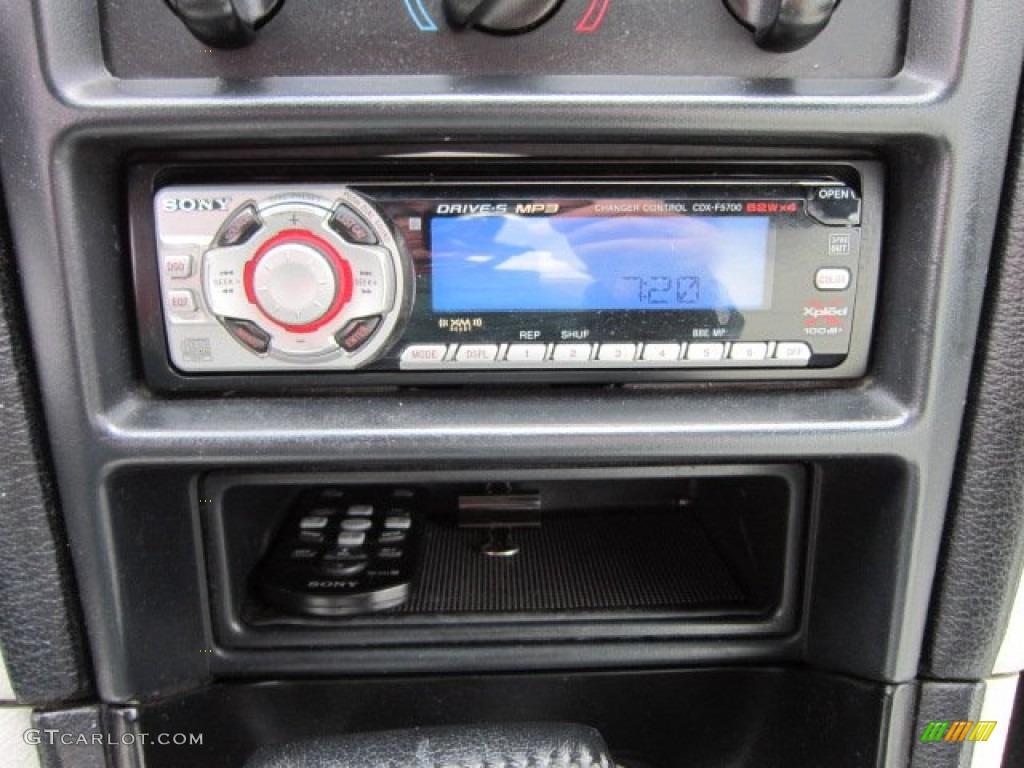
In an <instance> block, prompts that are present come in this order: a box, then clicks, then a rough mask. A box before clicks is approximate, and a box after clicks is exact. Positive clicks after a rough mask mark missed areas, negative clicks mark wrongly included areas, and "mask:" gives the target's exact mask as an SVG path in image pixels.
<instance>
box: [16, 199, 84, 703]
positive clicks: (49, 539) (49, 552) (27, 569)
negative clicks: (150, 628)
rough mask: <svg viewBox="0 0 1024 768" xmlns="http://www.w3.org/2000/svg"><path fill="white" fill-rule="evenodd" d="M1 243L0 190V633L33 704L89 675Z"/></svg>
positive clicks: (77, 688)
mask: <svg viewBox="0 0 1024 768" xmlns="http://www.w3.org/2000/svg"><path fill="white" fill-rule="evenodd" d="M8 243H9V238H8V235H7V224H6V220H5V217H4V215H3V198H2V196H0V304H2V311H0V642H2V645H3V651H4V656H5V657H6V660H7V668H8V672H9V674H10V678H11V683H12V685H13V686H14V691H15V694H16V695H17V697H18V700H19V701H21V702H24V703H29V704H39V703H45V702H56V701H61V700H65V699H72V698H76V697H78V696H81V695H83V694H84V693H85V692H86V691H88V690H89V677H88V673H87V666H86V662H85V657H84V654H83V650H82V635H81V630H80V623H79V619H78V605H77V602H76V601H75V597H74V592H73V586H72V585H73V579H72V576H71V570H70V565H69V560H68V553H67V549H66V544H65V538H64V528H63V522H62V520H61V519H60V515H59V512H58V510H57V506H56V504H57V502H56V493H55V490H54V488H53V487H52V485H51V483H50V481H49V471H48V468H47V465H48V456H47V454H46V452H45V450H44V449H43V448H42V447H41V446H40V444H39V436H40V435H42V434H44V430H43V426H42V417H41V415H40V414H41V410H40V408H39V406H38V404H37V403H36V400H37V398H38V395H37V394H36V390H35V382H34V377H33V374H32V364H31V360H30V358H29V357H28V353H27V348H28V343H27V339H26V338H25V336H24V335H25V334H26V333H27V331H26V329H25V327H24V321H23V319H22V318H21V313H20V308H21V307H20V301H19V290H18V287H17V273H16V270H15V267H14V265H13V259H12V258H11V253H10V250H9V246H8Z"/></svg>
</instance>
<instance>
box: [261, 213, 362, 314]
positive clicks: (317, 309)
mask: <svg viewBox="0 0 1024 768" xmlns="http://www.w3.org/2000/svg"><path fill="white" fill-rule="evenodd" d="M245 289H246V294H247V295H248V298H249V301H251V302H252V303H253V304H255V305H256V306H257V307H259V308H260V310H261V311H262V312H263V313H264V314H265V315H266V316H267V317H268V318H270V319H271V320H272V321H274V322H275V323H277V324H278V325H280V326H281V327H282V328H285V329H286V330H289V331H291V332H293V333H308V332H311V331H315V330H316V329H318V328H320V327H321V326H323V325H325V324H326V323H328V322H330V321H331V320H332V319H333V318H334V317H335V316H336V315H337V314H338V312H340V311H341V308H342V307H343V306H344V305H345V304H346V303H347V302H348V301H349V299H350V298H351V297H352V269H351V267H350V266H349V264H348V262H347V261H346V260H345V259H343V258H342V257H341V256H340V255H339V254H338V252H337V251H336V250H335V249H334V247H333V246H332V245H331V244H330V243H328V242H326V241H325V240H323V239H322V238H320V237H317V236H316V235H314V234H313V233H311V232H309V231H308V230H286V231H284V232H281V233H279V234H278V235H277V236H276V237H273V238H271V239H270V240H268V241H267V242H266V243H264V244H263V246H262V247H261V248H260V249H259V250H258V251H257V253H256V256H255V257H254V258H253V259H252V261H250V262H249V263H248V264H247V265H246V268H245Z"/></svg>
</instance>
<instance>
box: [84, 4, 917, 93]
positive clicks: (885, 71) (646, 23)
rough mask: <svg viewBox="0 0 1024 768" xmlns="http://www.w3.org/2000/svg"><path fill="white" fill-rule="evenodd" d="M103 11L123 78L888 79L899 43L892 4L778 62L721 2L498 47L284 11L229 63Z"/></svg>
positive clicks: (113, 10) (897, 11) (595, 20)
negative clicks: (379, 76) (335, 76)
mask: <svg viewBox="0 0 1024 768" xmlns="http://www.w3.org/2000/svg"><path fill="white" fill-rule="evenodd" d="M602 7H603V8H604V10H603V11H601V8H602ZM100 8H101V11H102V14H103V32H104V40H103V43H104V53H105V56H106V63H107V66H108V67H109V68H110V71H111V72H112V73H113V74H114V75H116V76H117V77H123V78H140V77H211V76H217V77H227V78H232V79H234V78H253V77H283V76H289V75H328V74H330V75H381V74H388V75H416V74H420V75H456V76H470V77H490V76H506V75H527V76H532V77H539V78H541V79H543V78H545V77H549V76H551V75H591V74H593V75H608V76H614V75H644V76H647V77H648V78H649V79H650V80H652V81H654V80H656V79H657V78H660V77H664V76H665V75H694V76H697V77H707V76H715V75H718V76H725V77H751V78H770V77H779V78H783V77H794V76H797V77H801V76H807V75H808V73H810V74H811V75H812V76H813V77H817V78H839V77H885V76H888V75H891V74H893V73H894V72H896V71H897V70H898V69H899V68H900V64H901V59H902V54H903V44H904V37H905V20H904V4H903V3H899V2H876V3H845V4H843V5H840V7H839V9H838V10H837V11H836V14H835V17H834V18H833V19H832V21H831V22H830V23H829V26H828V27H827V28H826V29H825V31H824V32H822V33H821V35H820V37H819V38H818V39H817V40H815V41H813V42H812V43H811V44H810V45H808V46H807V47H806V48H804V49H802V50H800V51H796V52H794V53H788V54H783V55H780V54H777V53H769V52H768V51H762V50H761V49H759V48H758V47H757V46H755V45H754V41H753V39H752V36H751V33H750V32H749V31H747V30H746V29H744V28H743V27H742V26H740V25H739V24H738V23H736V21H735V20H734V19H733V18H732V16H731V15H730V14H729V11H728V10H726V8H725V5H724V4H723V3H722V2H721V0H691V2H679V0H644V2H637V0H605V1H604V2H603V3H599V2H598V1H597V0H565V2H564V3H563V5H562V7H561V9H560V10H559V11H558V13H557V14H556V15H555V16H554V17H553V18H552V19H551V20H550V21H549V22H547V23H546V24H544V25H543V26H541V27H538V28H537V29H535V30H533V31H532V32H530V33H529V34H525V35H513V36H507V37H495V36H492V35H486V34H483V33H482V32H477V31H472V30H471V31H465V32H454V31H452V30H451V29H449V28H448V27H447V25H446V24H445V21H444V11H443V10H442V0H375V1H374V2H364V3H352V2H348V3H341V2H337V0H291V1H290V2H287V3H285V5H284V7H283V8H282V9H281V12H280V13H279V14H278V15H277V16H276V17H275V18H274V19H273V20H272V21H271V22H270V23H268V24H267V26H266V27H264V28H263V29H262V30H261V32H260V34H259V36H258V37H257V38H256V41H255V42H254V43H253V44H252V45H250V46H248V47H246V48H241V49H237V50H230V51H224V50H216V49H211V48H210V47H209V46H208V45H206V44H204V43H201V42H199V41H198V40H196V39H195V38H193V37H192V36H191V35H190V34H189V33H188V31H187V30H186V29H185V26H184V25H183V24H182V23H180V22H179V21H178V19H177V18H175V17H174V15H173V14H172V13H171V12H170V11H169V10H168V9H167V8H166V7H165V6H164V4H163V3H162V2H158V1H157V0H148V1H147V2H139V0H101V2H100ZM139 30H146V33H145V34H139Z"/></svg>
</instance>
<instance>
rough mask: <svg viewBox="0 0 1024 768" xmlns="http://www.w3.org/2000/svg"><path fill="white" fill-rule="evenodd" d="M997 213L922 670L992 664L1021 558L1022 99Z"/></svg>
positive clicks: (950, 675) (983, 668)
mask: <svg viewBox="0 0 1024 768" xmlns="http://www.w3.org/2000/svg"><path fill="white" fill-rule="evenodd" d="M1017 115H1018V118H1017V119H1018V123H1017V130H1016V135H1015V141H1014V144H1013V152H1012V155H1011V163H1010V166H1009V169H1008V172H1007V173H1008V175H1007V179H1006V199H1005V204H1004V206H1003V209H1002V211H1001V212H1000V216H999V239H998V241H997V243H996V246H995V250H994V255H993V267H992V273H991V280H990V288H989V293H988V296H987V299H986V307H985V311H984V315H983V319H982V324H981V331H980V334H979V340H978V341H979V344H978V354H977V359H976V372H975V375H974V379H973V381H972V386H971V395H970V401H969V402H970V405H969V407H968V412H967V417H966V420H965V426H964V435H963V437H962V439H961V453H960V459H959V462H958V467H957V482H956V486H955V489H954V493H953V497H952V499H951V505H950V514H949V519H948V523H947V527H946V531H945V533H944V534H943V546H942V556H941V560H940V566H939V574H938V579H937V582H936V587H935V594H934V596H933V599H932V607H931V617H930V619H929V639H928V644H927V646H926V651H925V656H924V660H923V663H922V671H923V673H924V674H925V675H927V676H929V677H934V678H938V679H947V680H958V679H959V680H980V679H983V678H986V677H988V676H989V675H990V674H991V673H992V666H993V664H994V663H995V660H996V655H997V654H998V653H999V646H1000V644H1001V643H1002V640H1003V635H1004V632H1005V628H1006V622H1007V619H1008V618H1009V614H1010V609H1011V607H1012V605H1013V600H1014V596H1015V595H1016V590H1017V582H1018V581H1019V579H1020V574H1021V568H1022V565H1024V355H1022V354H1021V350H1022V349H1024V303H1022V297H1024V106H1018V112H1017Z"/></svg>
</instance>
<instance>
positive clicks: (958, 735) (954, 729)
mask: <svg viewBox="0 0 1024 768" xmlns="http://www.w3.org/2000/svg"><path fill="white" fill-rule="evenodd" d="M997 724H998V723H997V722H996V721H995V720H979V721H978V722H974V721H973V720H932V721H931V722H930V723H928V725H927V726H926V727H925V729H924V733H922V734H921V741H925V742H938V741H988V738H989V736H991V735H992V732H993V731H994V730H995V729H996V725H997Z"/></svg>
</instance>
